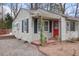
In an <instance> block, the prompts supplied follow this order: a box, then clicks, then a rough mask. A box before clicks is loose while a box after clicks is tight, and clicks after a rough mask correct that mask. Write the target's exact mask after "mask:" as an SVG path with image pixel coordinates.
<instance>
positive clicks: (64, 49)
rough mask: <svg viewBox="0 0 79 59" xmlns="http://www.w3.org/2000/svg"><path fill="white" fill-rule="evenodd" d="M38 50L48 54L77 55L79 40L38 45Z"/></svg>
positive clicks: (78, 53)
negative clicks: (43, 45)
mask: <svg viewBox="0 0 79 59" xmlns="http://www.w3.org/2000/svg"><path fill="white" fill-rule="evenodd" d="M39 50H40V51H41V52H42V53H44V54H46V55H48V56H79V41H77V42H75V43H68V42H62V43H59V42H58V43H57V44H56V45H53V44H49V45H47V46H45V47H41V46H40V47H39Z"/></svg>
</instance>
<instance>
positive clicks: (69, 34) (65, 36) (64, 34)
mask: <svg viewBox="0 0 79 59" xmlns="http://www.w3.org/2000/svg"><path fill="white" fill-rule="evenodd" d="M66 22H67V21H66V20H65V18H63V17H62V18H61V40H62V41H64V40H71V39H72V38H74V39H75V38H78V37H79V30H78V29H79V22H76V21H75V23H76V25H75V26H76V30H75V31H66V29H67V28H66V26H67V25H66Z"/></svg>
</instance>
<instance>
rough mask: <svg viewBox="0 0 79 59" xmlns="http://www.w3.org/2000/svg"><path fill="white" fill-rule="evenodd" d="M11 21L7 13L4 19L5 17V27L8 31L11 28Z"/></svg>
mask: <svg viewBox="0 0 79 59" xmlns="http://www.w3.org/2000/svg"><path fill="white" fill-rule="evenodd" d="M12 21H13V19H12V17H11V16H10V14H9V13H8V14H7V15H6V17H5V21H4V22H5V26H6V28H7V29H10V28H12Z"/></svg>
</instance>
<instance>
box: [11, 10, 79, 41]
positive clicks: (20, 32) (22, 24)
mask: <svg viewBox="0 0 79 59" xmlns="http://www.w3.org/2000/svg"><path fill="white" fill-rule="evenodd" d="M40 16H41V17H42V18H43V21H44V35H45V36H46V38H47V39H50V38H51V37H52V38H54V37H55V36H57V37H58V38H59V39H61V40H62V41H64V40H70V39H72V38H78V37H79V19H77V18H73V17H69V16H65V15H61V14H56V13H53V12H49V11H45V10H42V9H37V10H25V9H21V11H20V13H19V14H18V16H17V17H16V19H15V20H14V21H13V23H12V33H13V35H15V37H16V38H17V39H22V40H24V41H29V42H32V41H33V40H39V39H40Z"/></svg>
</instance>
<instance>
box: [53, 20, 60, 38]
mask: <svg viewBox="0 0 79 59" xmlns="http://www.w3.org/2000/svg"><path fill="white" fill-rule="evenodd" d="M52 34H53V37H58V36H59V22H58V20H53V30H52Z"/></svg>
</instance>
